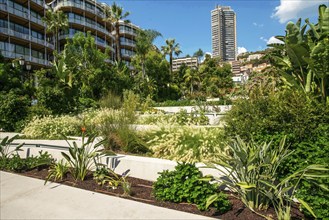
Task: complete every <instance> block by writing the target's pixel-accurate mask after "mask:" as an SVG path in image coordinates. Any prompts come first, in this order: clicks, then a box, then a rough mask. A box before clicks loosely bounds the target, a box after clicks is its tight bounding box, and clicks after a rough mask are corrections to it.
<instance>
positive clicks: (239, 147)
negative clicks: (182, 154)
mask: <svg viewBox="0 0 329 220" xmlns="http://www.w3.org/2000/svg"><path fill="white" fill-rule="evenodd" d="M229 149H230V152H231V154H230V155H231V156H227V157H223V156H222V157H221V158H220V160H219V162H218V163H217V164H218V165H220V167H217V166H214V165H210V167H212V168H215V169H217V170H218V171H219V172H220V173H221V174H223V175H224V176H225V177H226V178H227V179H226V178H219V181H221V182H222V183H223V184H225V185H226V186H227V187H228V188H229V189H230V190H231V191H233V192H236V193H237V194H238V196H239V198H240V199H241V201H242V202H243V203H244V204H245V206H246V207H248V208H249V209H250V210H252V211H253V212H255V213H257V214H259V213H258V210H261V209H267V208H268V207H269V205H272V206H273V207H274V209H275V211H276V214H277V217H278V219H279V220H288V219H290V210H291V204H292V203H293V198H294V196H295V192H296V189H297V187H298V185H299V183H300V181H301V180H302V179H304V180H306V179H310V180H313V179H314V178H321V177H325V178H328V177H329V175H328V174H327V175H325V173H326V172H328V171H329V168H326V167H325V166H321V165H309V166H307V167H306V168H304V169H301V170H299V171H297V172H294V173H293V174H291V175H289V176H288V177H286V178H284V179H283V180H281V181H280V180H279V175H278V167H279V166H280V165H281V164H282V162H283V161H284V160H285V159H286V158H287V157H288V156H289V155H290V154H291V153H289V151H288V147H287V146H285V138H283V139H282V140H281V142H280V144H279V146H278V147H273V146H272V145H271V143H262V144H257V143H254V142H249V143H246V142H244V141H243V140H241V139H240V138H237V139H236V140H234V141H233V142H232V143H231V144H229ZM215 199H216V195H215V196H212V197H209V199H208V203H207V204H211V202H212V201H214V200H215ZM299 202H301V203H302V204H303V205H304V207H306V208H307V209H308V210H309V211H310V212H312V211H311V209H310V208H309V206H308V205H307V204H306V203H305V202H304V201H303V200H301V199H299ZM259 215H261V214H259Z"/></svg>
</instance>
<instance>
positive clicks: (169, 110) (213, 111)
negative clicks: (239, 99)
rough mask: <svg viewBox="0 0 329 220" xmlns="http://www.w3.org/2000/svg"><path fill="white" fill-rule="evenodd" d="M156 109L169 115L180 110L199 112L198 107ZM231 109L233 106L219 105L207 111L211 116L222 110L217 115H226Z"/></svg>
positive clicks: (209, 107) (208, 107) (210, 107)
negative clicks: (217, 110)
mask: <svg viewBox="0 0 329 220" xmlns="http://www.w3.org/2000/svg"><path fill="white" fill-rule="evenodd" d="M154 108H155V109H159V110H163V111H165V112H167V113H177V112H179V111H180V110H186V111H187V112H188V113H191V112H192V111H195V110H198V106H170V107H154ZM231 108H232V105H217V106H215V107H213V106H207V111H208V113H210V114H216V109H220V111H219V112H217V114H225V113H226V112H227V111H229V110H230V109H231Z"/></svg>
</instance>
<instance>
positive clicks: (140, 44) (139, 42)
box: [136, 29, 162, 78]
mask: <svg viewBox="0 0 329 220" xmlns="http://www.w3.org/2000/svg"><path fill="white" fill-rule="evenodd" d="M159 36H162V35H161V33H159V32H158V31H155V30H150V29H149V30H140V31H138V34H137V38H136V54H137V55H138V56H140V58H141V64H142V77H143V78H145V66H144V63H145V59H146V55H147V53H148V52H149V51H150V50H151V49H152V48H153V41H154V40H155V39H156V38H157V37H159Z"/></svg>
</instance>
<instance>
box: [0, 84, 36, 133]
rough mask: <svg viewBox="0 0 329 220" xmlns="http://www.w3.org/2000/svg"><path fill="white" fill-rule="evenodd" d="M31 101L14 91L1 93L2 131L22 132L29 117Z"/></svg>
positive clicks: (0, 118) (0, 121)
mask: <svg viewBox="0 0 329 220" xmlns="http://www.w3.org/2000/svg"><path fill="white" fill-rule="evenodd" d="M29 106H30V100H29V98H28V96H25V95H20V94H18V93H16V92H14V90H10V91H9V92H8V93H7V92H0V129H3V130H5V131H21V129H22V127H23V124H24V120H25V118H26V117H27V115H28V107H29Z"/></svg>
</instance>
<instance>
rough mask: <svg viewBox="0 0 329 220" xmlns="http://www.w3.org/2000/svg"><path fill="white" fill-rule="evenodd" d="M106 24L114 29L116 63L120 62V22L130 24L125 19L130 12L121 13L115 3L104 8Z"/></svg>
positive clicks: (121, 10) (120, 9) (120, 8)
mask: <svg viewBox="0 0 329 220" xmlns="http://www.w3.org/2000/svg"><path fill="white" fill-rule="evenodd" d="M104 13H105V19H104V21H106V22H111V23H112V24H113V26H114V29H115V52H116V56H117V57H116V61H117V62H121V50H120V48H121V46H120V21H121V22H123V23H126V24H127V23H130V20H128V19H126V18H127V17H128V16H129V14H130V12H128V11H127V12H125V13H123V8H122V7H120V6H118V5H117V4H116V3H115V2H114V3H113V4H112V5H111V6H105V7H104Z"/></svg>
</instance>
